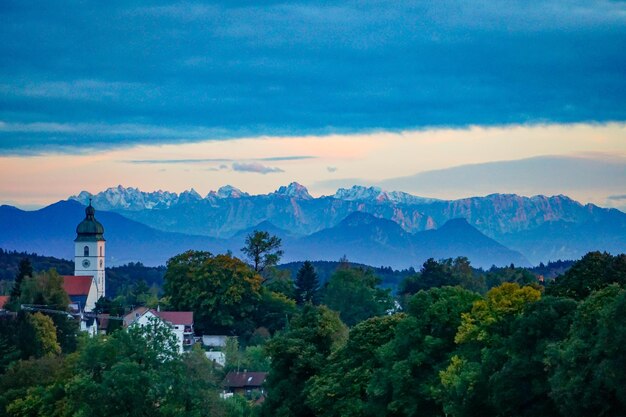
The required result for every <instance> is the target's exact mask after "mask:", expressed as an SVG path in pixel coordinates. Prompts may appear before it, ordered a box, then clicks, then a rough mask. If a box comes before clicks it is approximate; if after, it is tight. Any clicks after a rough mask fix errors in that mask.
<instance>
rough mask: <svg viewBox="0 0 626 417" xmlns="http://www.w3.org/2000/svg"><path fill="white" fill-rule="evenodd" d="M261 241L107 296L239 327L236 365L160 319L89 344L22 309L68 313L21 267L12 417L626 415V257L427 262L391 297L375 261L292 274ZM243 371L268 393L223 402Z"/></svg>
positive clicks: (3, 400) (39, 275)
mask: <svg viewBox="0 0 626 417" xmlns="http://www.w3.org/2000/svg"><path fill="white" fill-rule="evenodd" d="M254 243H255V242H253V241H249V242H248V244H249V245H250V246H249V247H248V249H249V251H248V252H246V253H245V254H246V256H245V259H238V258H236V257H233V256H232V255H231V254H223V255H214V254H211V253H208V252H199V251H189V252H185V253H182V254H180V255H177V256H175V257H173V258H172V259H170V260H169V261H168V264H167V267H165V268H164V269H163V285H162V287H160V286H159V285H158V281H156V278H155V277H156V275H155V276H153V277H152V279H154V280H152V279H151V278H150V276H147V275H146V276H143V278H142V279H141V280H140V281H135V282H134V283H133V284H132V285H130V286H128V287H126V289H125V290H124V291H120V292H119V293H118V295H117V296H116V297H115V299H112V300H105V299H102V300H100V301H99V303H98V304H99V308H100V309H101V311H107V312H110V313H113V314H119V313H121V312H123V311H126V310H127V309H128V308H129V306H130V305H140V304H145V305H154V304H158V305H159V306H160V307H161V308H164V309H170V310H191V311H193V312H194V325H195V329H196V332H197V334H198V335H202V334H223V335H229V336H231V338H230V339H229V343H228V345H227V347H226V348H225V353H226V365H225V366H224V367H221V366H217V365H215V364H213V363H211V362H210V361H209V360H208V359H207V358H206V357H205V355H204V354H203V351H202V348H201V347H200V344H196V345H195V346H194V348H193V349H192V351H191V352H189V353H185V354H179V353H178V352H177V351H176V349H175V348H174V347H173V345H172V343H173V342H172V334H171V333H169V332H168V331H167V329H164V328H163V327H162V326H156V325H155V326H146V327H143V328H139V327H134V328H133V327H131V328H129V329H127V330H119V329H118V330H113V329H110V331H109V333H108V335H106V336H96V337H88V336H86V335H85V334H82V333H81V332H79V331H78V326H77V323H76V321H75V320H73V319H69V318H68V316H67V315H64V314H54V313H51V312H43V313H42V312H37V313H31V312H26V311H20V310H19V308H18V306H19V304H20V303H21V304H40V305H46V306H49V307H50V308H51V309H52V310H54V311H57V312H59V311H61V312H62V311H64V309H66V308H67V305H68V299H67V295H66V294H65V293H64V291H63V290H62V282H61V278H60V277H59V275H58V273H57V272H56V271H55V270H48V271H44V272H36V271H35V272H33V268H32V265H28V262H26V261H24V262H21V263H20V264H19V265H18V268H17V271H16V272H15V278H16V279H15V283H14V286H13V288H12V290H11V299H10V302H9V308H10V309H14V310H16V312H15V313H6V314H5V315H4V316H2V317H1V320H0V415H7V416H70V415H71V416H75V415H90V416H137V415H151V416H160V415H162V416H174V415H193V416H205V415H206V416H279V417H280V416H285V417H287V416H370V415H371V416H538V415H542V416H553V415H554V416H590V415H594V416H596V415H597V416H620V415H626V373H624V371H623V370H624V369H625V367H624V364H625V363H626V353H625V352H624V350H623V349H622V346H623V345H624V343H626V326H625V325H624V322H623V317H624V314H625V313H626V255H618V256H613V255H610V254H607V253H600V252H591V253H589V254H587V255H585V256H584V257H583V258H582V259H580V260H578V261H576V262H573V263H569V264H563V263H555V264H554V265H551V266H550V265H543V266H542V268H543V269H542V270H538V271H536V272H533V271H531V270H527V269H523V268H516V267H515V266H513V265H511V266H509V267H507V268H492V269H490V270H487V271H483V270H477V269H474V268H472V267H471V265H470V263H469V262H468V261H467V259H466V258H455V259H443V260H434V259H429V260H428V261H426V262H425V263H424V264H423V265H422V267H421V268H420V270H419V271H411V272H410V273H406V275H404V277H403V278H402V279H401V280H400V281H399V283H398V284H397V290H396V291H395V292H392V291H391V290H390V288H388V287H387V288H386V287H385V286H382V283H383V279H382V278H381V277H380V276H379V275H378V270H377V269H374V268H368V267H360V266H354V265H351V264H350V263H349V262H345V260H344V261H342V262H339V263H337V264H336V265H333V266H327V270H328V271H331V270H332V272H327V274H328V275H327V276H326V278H325V279H321V277H320V276H321V274H318V271H317V267H316V264H315V263H312V262H303V263H301V264H299V265H298V266H297V269H296V268H294V269H292V270H293V271H294V273H290V272H289V269H280V268H276V264H277V263H278V260H279V259H280V250H279V248H278V247H277V246H274V247H272V246H271V245H270V246H269V247H263V246H262V245H261V246H260V247H255V246H254ZM274 255H275V256H274ZM127 267H128V266H127ZM29 268H30V269H29ZM131 268H132V266H131ZM135 268H140V266H137V265H135ZM558 269H561V270H563V271H564V272H562V273H560V274H558V276H556V278H554V279H545V278H546V277H549V275H550V271H554V270H558ZM107 273H108V271H107ZM157 286H159V290H158V291H157V289H156V287H157ZM120 288H122V287H121V286H120ZM242 367H243V368H245V369H247V370H250V371H252V370H254V371H268V372H269V373H268V377H267V381H266V384H265V389H266V394H265V395H264V396H262V397H260V396H258V395H257V396H254V397H252V398H250V397H247V398H246V397H240V396H238V395H235V396H234V397H232V398H228V399H222V398H220V396H219V393H220V392H221V390H222V386H221V384H220V382H221V381H222V379H223V378H224V376H225V374H226V372H228V371H229V370H234V369H241V368H242Z"/></svg>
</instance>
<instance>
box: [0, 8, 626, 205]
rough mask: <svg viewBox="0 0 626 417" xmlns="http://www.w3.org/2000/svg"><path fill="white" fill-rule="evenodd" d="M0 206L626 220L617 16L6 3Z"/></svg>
mask: <svg viewBox="0 0 626 417" xmlns="http://www.w3.org/2000/svg"><path fill="white" fill-rule="evenodd" d="M0 39H2V42H0V204H12V205H17V206H20V207H24V208H34V207H40V206H42V205H45V204H49V203H52V202H55V201H58V200H60V199H64V198H67V197H68V196H70V195H72V194H77V193H78V192H80V191H81V190H88V191H91V192H98V191H101V190H103V189H105V188H107V187H111V186H116V185H118V184H122V185H124V186H133V187H139V188H140V189H142V190H145V191H152V190H157V189H163V190H169V191H176V192H181V191H183V190H185V189H190V188H194V189H196V190H197V191H198V192H200V193H201V194H206V193H208V192H209V191H210V190H215V189H217V188H219V187H220V186H222V185H226V184H232V185H234V186H237V187H239V188H241V189H243V190H244V191H248V192H250V193H266V192H270V191H273V190H275V189H277V188H278V187H279V186H280V185H286V184H288V183H290V182H291V181H298V182H300V183H302V184H303V185H305V186H307V187H308V188H309V191H310V192H311V193H312V194H313V195H322V194H332V193H334V191H335V190H336V189H337V187H349V186H351V185H353V184H361V185H375V186H381V187H383V188H385V189H390V190H392V189H393V190H400V191H407V192H411V193H413V194H416V195H422V196H426V197H436V198H461V197H467V196H473V195H485V194H488V193H492V192H506V193H519V194H523V195H535V194H548V195H553V194H566V195H569V196H571V197H572V198H575V199H577V200H579V201H581V202H593V203H596V204H599V205H602V206H605V207H617V208H621V209H622V210H626V54H625V53H624V51H626V2H624V1H616V0H612V1H609V0H604V1H600V0H585V1H576V0H552V1H528V0H525V1H509V0H502V1H499V0H495V1H494V0H490V1H482V0H476V1H472V2H468V1H453V0H438V1H415V2H414V1H403V2H388V1H358V2H357V1H355V2H351V1H341V2H332V1H325V2H306V1H303V2H298V1H290V2H280V1H265V2H258V3H255V2H251V1H233V0H231V1H224V2H219V1H216V2H182V3H176V2H159V1H155V2H142V1H130V0H127V1H110V2H84V1H64V2H58V1H52V0H51V1H46V2H41V1H27V0H20V1H11V0H4V1H2V2H0Z"/></svg>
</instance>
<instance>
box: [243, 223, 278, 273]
mask: <svg viewBox="0 0 626 417" xmlns="http://www.w3.org/2000/svg"><path fill="white" fill-rule="evenodd" d="M281 245H282V241H281V239H280V238H279V237H277V236H272V235H270V234H269V233H268V232H265V231H259V230H255V231H254V232H252V233H251V234H249V235H248V236H246V242H245V246H244V247H243V248H241V251H242V252H243V254H244V255H245V256H246V257H247V258H248V260H249V261H250V264H251V265H252V268H253V269H254V270H255V271H256V272H258V273H260V274H261V273H263V271H264V270H265V268H268V267H271V266H275V265H276V264H278V261H280V258H281V257H282V256H283V251H282V250H281V249H280V247H281Z"/></svg>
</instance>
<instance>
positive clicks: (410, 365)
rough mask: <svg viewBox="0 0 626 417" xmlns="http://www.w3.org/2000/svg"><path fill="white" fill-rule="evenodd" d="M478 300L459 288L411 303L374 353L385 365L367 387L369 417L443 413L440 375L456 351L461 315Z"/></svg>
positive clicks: (427, 293) (424, 294) (419, 295)
mask: <svg viewBox="0 0 626 417" xmlns="http://www.w3.org/2000/svg"><path fill="white" fill-rule="evenodd" d="M479 298H480V297H479V296H478V295H477V294H475V293H472V292H470V291H467V290H464V289H462V288H459V287H442V288H433V289H431V290H429V291H420V292H418V293H417V294H415V295H414V296H412V297H411V298H410V299H409V300H408V303H407V304H408V305H407V309H406V310H407V314H408V315H407V317H406V318H405V319H404V320H402V321H401V322H400V323H399V324H398V325H397V326H396V329H395V335H394V337H393V339H391V340H390V341H389V342H388V343H386V344H385V345H383V346H382V347H381V348H380V349H378V351H377V352H376V355H377V356H378V357H379V360H380V363H381V364H382V366H381V368H380V369H378V370H375V372H374V374H373V377H372V378H371V382H370V385H369V387H368V395H369V397H370V399H369V405H370V410H371V411H370V413H371V415H377V416H418V415H419V416H440V415H443V410H442V405H441V402H440V399H439V397H440V392H441V390H442V387H441V383H440V380H439V372H440V371H441V370H442V369H445V367H446V366H447V365H448V361H449V359H450V357H451V356H452V354H453V353H454V350H455V348H456V345H455V343H454V337H455V334H456V329H457V328H458V327H459V325H460V324H461V315H462V314H463V313H465V312H468V311H469V310H470V309H471V307H472V305H473V303H474V302H475V301H477V300H478V299H479Z"/></svg>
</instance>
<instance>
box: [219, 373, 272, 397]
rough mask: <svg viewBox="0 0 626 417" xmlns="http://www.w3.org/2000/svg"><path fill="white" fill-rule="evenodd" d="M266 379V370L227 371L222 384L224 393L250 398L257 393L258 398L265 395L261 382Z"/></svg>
mask: <svg viewBox="0 0 626 417" xmlns="http://www.w3.org/2000/svg"><path fill="white" fill-rule="evenodd" d="M266 379H267V372H248V371H243V372H229V373H228V374H226V377H225V378H224V381H223V382H222V386H223V387H224V391H225V393H226V394H231V393H232V394H239V395H243V396H245V397H246V398H250V399H252V398H253V397H255V394H257V395H258V396H259V397H260V399H262V398H264V397H265V387H264V386H263V384H264V383H265V380H266Z"/></svg>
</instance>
